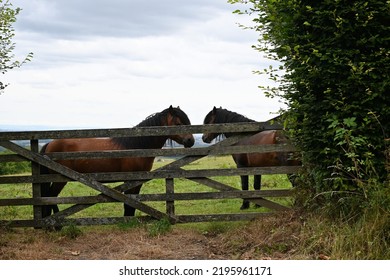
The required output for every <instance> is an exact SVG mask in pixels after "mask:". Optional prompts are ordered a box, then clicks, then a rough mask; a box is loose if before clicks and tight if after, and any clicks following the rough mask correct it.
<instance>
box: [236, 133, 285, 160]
mask: <svg viewBox="0 0 390 280" xmlns="http://www.w3.org/2000/svg"><path fill="white" fill-rule="evenodd" d="M287 142H288V139H287V137H285V136H284V134H283V132H282V131H280V130H266V131H262V132H259V133H257V134H254V135H252V136H250V137H247V138H245V139H243V140H241V141H239V142H238V143H237V145H272V144H281V143H287ZM287 156H288V155H287V153H277V152H271V153H249V154H235V155H233V159H234V161H235V162H236V164H237V167H265V166H278V165H282V164H285V163H286V161H287Z"/></svg>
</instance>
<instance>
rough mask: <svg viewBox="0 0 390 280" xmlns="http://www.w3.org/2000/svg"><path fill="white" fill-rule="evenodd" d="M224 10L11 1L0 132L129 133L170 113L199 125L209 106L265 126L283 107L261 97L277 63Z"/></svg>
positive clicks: (155, 3)
mask: <svg viewBox="0 0 390 280" xmlns="http://www.w3.org/2000/svg"><path fill="white" fill-rule="evenodd" d="M226 1H227V0H164V1H162V0H148V1H145V0H131V1H125V0H109V1H108V0H66V1H65V0H12V1H11V2H12V3H13V4H14V6H15V7H20V8H22V9H23V10H22V11H21V13H20V14H19V16H18V18H17V23H16V24H15V29H16V36H15V40H14V41H15V42H16V50H15V53H16V54H17V57H16V58H17V59H22V58H23V55H25V54H27V53H28V52H30V51H31V52H33V53H34V57H33V59H32V61H31V62H29V63H28V64H26V65H24V66H23V67H22V68H20V69H16V70H12V71H10V72H8V73H7V74H5V75H2V77H1V79H2V80H3V81H4V82H7V83H10V85H9V87H8V88H7V89H6V91H5V92H4V93H3V94H2V95H0V128H1V126H3V127H4V126H5V125H27V124H32V125H36V126H49V127H52V128H63V127H67V128H81V127H86V128H87V127H88V128H109V127H110V128H116V127H131V126H134V125H137V124H138V123H140V122H141V121H142V120H143V119H145V118H146V117H147V116H148V115H150V114H152V113H155V112H159V111H161V110H163V109H165V108H167V107H169V105H171V104H172V105H173V106H180V107H181V108H182V109H183V110H184V111H185V112H186V113H187V114H188V116H189V118H190V120H191V122H192V124H201V123H202V122H203V119H204V116H205V115H206V113H208V112H209V111H210V110H211V109H212V107H213V106H222V107H224V108H227V109H229V110H232V111H236V112H238V113H241V114H244V115H246V116H248V117H250V118H252V119H255V120H258V121H263V120H267V119H270V118H272V117H274V116H275V114H272V113H275V112H277V111H278V110H279V108H280V107H283V104H282V103H281V102H279V101H278V100H276V99H269V98H266V97H265V96H264V94H263V93H262V92H261V90H260V89H259V88H258V86H259V85H267V84H270V81H269V80H267V78H266V77H262V76H258V75H255V74H253V73H252V71H254V70H260V69H263V68H265V67H267V65H269V64H270V63H271V62H269V61H266V60H265V59H264V57H263V55H262V54H261V53H259V52H257V51H255V50H253V49H252V48H251V46H252V45H254V44H256V42H257V37H258V34H257V33H256V32H255V31H252V30H243V29H241V28H240V27H239V26H238V25H237V23H249V22H250V20H249V18H248V17H247V16H238V15H235V14H232V12H233V11H234V10H235V9H237V8H239V7H238V6H237V5H230V4H228V3H227V2H226Z"/></svg>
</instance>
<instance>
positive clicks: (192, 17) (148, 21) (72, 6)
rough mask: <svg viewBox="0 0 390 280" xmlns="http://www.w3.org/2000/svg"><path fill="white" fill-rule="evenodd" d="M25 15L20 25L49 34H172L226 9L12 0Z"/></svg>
mask: <svg viewBox="0 0 390 280" xmlns="http://www.w3.org/2000/svg"><path fill="white" fill-rule="evenodd" d="M14 2H15V4H14V5H15V6H20V7H22V8H23V13H24V15H23V17H25V19H24V20H23V22H21V23H20V25H19V27H20V29H23V30H25V31H28V32H33V33H40V34H42V33H46V34H50V36H51V37H57V38H67V39H74V38H79V37H83V38H86V37H95V36H104V37H105V36H109V37H127V38H128V37H144V36H154V35H158V36H160V35H166V34H172V33H174V32H176V31H177V30H180V29H181V27H182V26H183V25H186V24H196V23H197V22H200V21H207V20H209V19H210V18H212V17H213V15H214V13H215V10H226V9H228V7H229V5H227V4H226V2H224V1H207V0H191V1H189V0H186V1H178V0H165V1H161V0H148V1H145V0H132V1H123V0H82V1H80V0H67V1H63V0H29V1H22V0H15V1H14Z"/></svg>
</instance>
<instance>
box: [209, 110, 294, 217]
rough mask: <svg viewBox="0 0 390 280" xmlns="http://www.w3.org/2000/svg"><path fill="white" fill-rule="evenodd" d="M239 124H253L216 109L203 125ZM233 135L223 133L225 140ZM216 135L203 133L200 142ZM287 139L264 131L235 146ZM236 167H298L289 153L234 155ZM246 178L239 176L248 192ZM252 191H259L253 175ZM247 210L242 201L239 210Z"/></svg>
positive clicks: (278, 141)
mask: <svg viewBox="0 0 390 280" xmlns="http://www.w3.org/2000/svg"><path fill="white" fill-rule="evenodd" d="M239 122H254V120H251V119H248V118H247V117H244V116H243V115H240V114H237V113H235V112H231V111H229V110H226V109H222V108H219V109H217V108H216V107H214V108H213V110H211V111H210V112H209V113H208V114H207V115H206V117H205V119H204V124H219V123H239ZM232 135H234V134H233V133H224V136H225V137H226V138H228V137H230V136H232ZM217 136H219V134H217V133H205V134H203V136H202V140H203V141H204V142H205V143H210V142H211V141H212V140H213V139H215V138H217ZM286 142H287V138H286V136H284V135H283V133H282V131H280V130H266V131H262V132H259V133H257V134H254V135H252V136H249V137H247V138H245V139H243V140H240V141H239V142H237V143H236V145H268V144H278V143H286ZM232 157H233V159H234V161H235V163H236V164H237V167H238V168H239V167H265V166H282V165H300V162H299V161H297V160H292V159H290V156H289V153H286V152H285V153H283V152H279V153H278V152H272V153H271V152H270V153H250V154H234V155H232ZM248 184H249V183H248V176H247V175H245V176H241V187H242V190H248ZM253 187H254V189H255V190H260V187H261V175H254V186H253ZM247 208H249V201H247V200H244V202H243V204H242V206H241V209H247Z"/></svg>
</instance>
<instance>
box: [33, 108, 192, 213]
mask: <svg viewBox="0 0 390 280" xmlns="http://www.w3.org/2000/svg"><path fill="white" fill-rule="evenodd" d="M190 124H191V122H190V120H189V118H188V117H187V115H186V113H184V112H183V111H182V110H181V109H180V108H179V107H177V108H174V107H172V105H171V106H170V107H169V108H168V109H165V110H163V111H161V112H159V113H155V114H153V115H150V116H149V117H147V118H146V119H145V120H144V121H142V122H141V123H139V124H138V125H137V126H136V127H152V126H176V125H190ZM168 139H169V140H173V141H175V142H177V143H179V144H181V145H184V147H186V148H189V147H192V146H193V145H194V143H195V140H194V137H193V135H192V134H182V135H169V136H142V137H141V136H139V137H114V138H77V139H58V140H53V141H51V142H49V143H48V144H46V145H45V146H43V147H42V149H41V151H40V153H41V154H45V153H53V152H87V151H109V150H127V149H161V148H162V147H163V146H164V144H165V142H166V141H167V140H168ZM153 161H154V157H128V158H104V159H76V160H58V161H57V162H58V163H60V164H62V165H64V166H66V167H68V168H70V169H73V170H75V171H77V172H80V173H99V172H130V171H150V170H151V169H152V165H153ZM50 173H53V172H52V171H51V170H49V169H48V168H44V167H41V174H50ZM65 185H66V182H52V183H45V184H41V195H42V196H43V197H57V196H58V195H59V194H60V192H61V191H62V189H63V188H64V187H65ZM141 186H142V185H140V186H139V187H137V188H135V189H132V190H131V191H128V192H125V193H126V194H139V192H140V189H141ZM52 210H53V212H54V213H57V212H58V211H59V209H58V206H57V205H50V206H44V207H43V209H42V216H43V217H47V216H50V215H51V212H52ZM134 213H135V209H134V208H133V207H131V206H128V205H126V204H125V205H124V216H134Z"/></svg>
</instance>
